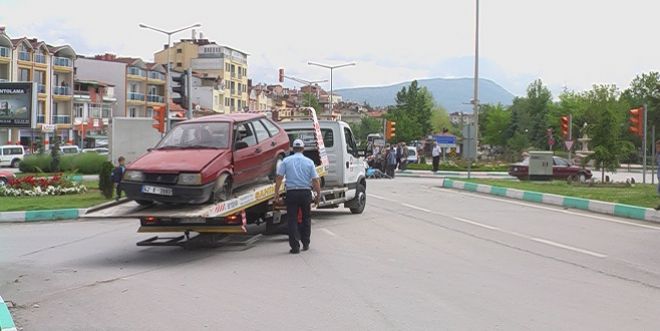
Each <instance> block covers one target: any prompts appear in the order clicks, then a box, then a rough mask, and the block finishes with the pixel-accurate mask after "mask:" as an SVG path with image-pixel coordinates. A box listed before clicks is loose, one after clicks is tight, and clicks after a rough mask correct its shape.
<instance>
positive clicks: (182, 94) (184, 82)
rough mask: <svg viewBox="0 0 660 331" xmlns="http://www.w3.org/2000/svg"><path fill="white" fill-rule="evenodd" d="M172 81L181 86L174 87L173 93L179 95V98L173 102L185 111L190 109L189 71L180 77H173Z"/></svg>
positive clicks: (185, 71) (173, 99)
mask: <svg viewBox="0 0 660 331" xmlns="http://www.w3.org/2000/svg"><path fill="white" fill-rule="evenodd" d="M172 81H174V82H175V83H178V84H179V86H173V87H172V92H174V93H178V94H179V97H178V98H172V102H174V103H176V104H178V105H179V106H181V107H182V108H183V109H188V94H187V92H188V91H187V86H188V70H184V71H183V73H182V74H181V75H179V76H178V77H176V76H172Z"/></svg>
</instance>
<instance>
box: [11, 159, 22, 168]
mask: <svg viewBox="0 0 660 331" xmlns="http://www.w3.org/2000/svg"><path fill="white" fill-rule="evenodd" d="M19 163H21V160H19V159H14V160H13V161H11V167H12V168H18V164H19Z"/></svg>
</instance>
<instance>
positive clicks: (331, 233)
mask: <svg viewBox="0 0 660 331" xmlns="http://www.w3.org/2000/svg"><path fill="white" fill-rule="evenodd" d="M321 231H323V232H325V233H327V234H329V235H331V236H333V237H336V236H337V235H336V234H335V233H334V232H332V231H330V230H328V229H326V228H321Z"/></svg>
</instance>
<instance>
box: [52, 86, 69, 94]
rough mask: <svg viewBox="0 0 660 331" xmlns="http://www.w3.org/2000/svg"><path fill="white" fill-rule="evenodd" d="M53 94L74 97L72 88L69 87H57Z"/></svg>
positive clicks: (54, 88)
mask: <svg viewBox="0 0 660 331" xmlns="http://www.w3.org/2000/svg"><path fill="white" fill-rule="evenodd" d="M53 94H54V95H58V96H72V95H73V94H72V91H71V88H70V87H68V86H55V87H53Z"/></svg>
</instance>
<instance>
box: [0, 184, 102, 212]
mask: <svg viewBox="0 0 660 331" xmlns="http://www.w3.org/2000/svg"><path fill="white" fill-rule="evenodd" d="M83 184H85V186H87V189H88V191H87V192H85V193H82V194H68V195H56V196H45V197H0V212H3V211H22V210H51V209H64V208H88V207H92V206H95V205H98V204H100V203H104V202H107V201H110V200H108V199H106V198H104V197H103V195H101V192H100V191H99V182H98V181H85V182H83Z"/></svg>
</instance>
